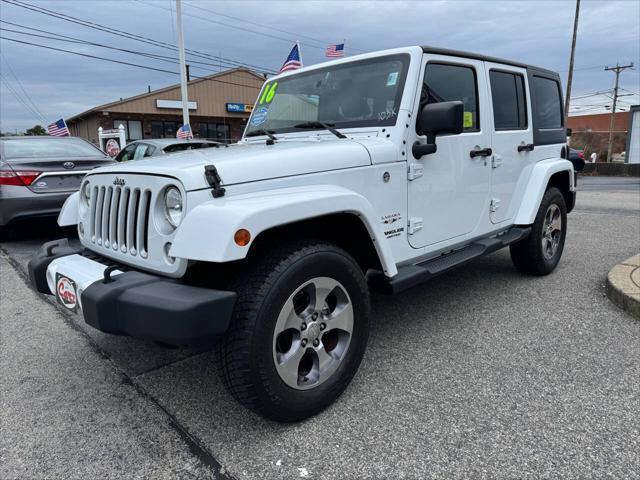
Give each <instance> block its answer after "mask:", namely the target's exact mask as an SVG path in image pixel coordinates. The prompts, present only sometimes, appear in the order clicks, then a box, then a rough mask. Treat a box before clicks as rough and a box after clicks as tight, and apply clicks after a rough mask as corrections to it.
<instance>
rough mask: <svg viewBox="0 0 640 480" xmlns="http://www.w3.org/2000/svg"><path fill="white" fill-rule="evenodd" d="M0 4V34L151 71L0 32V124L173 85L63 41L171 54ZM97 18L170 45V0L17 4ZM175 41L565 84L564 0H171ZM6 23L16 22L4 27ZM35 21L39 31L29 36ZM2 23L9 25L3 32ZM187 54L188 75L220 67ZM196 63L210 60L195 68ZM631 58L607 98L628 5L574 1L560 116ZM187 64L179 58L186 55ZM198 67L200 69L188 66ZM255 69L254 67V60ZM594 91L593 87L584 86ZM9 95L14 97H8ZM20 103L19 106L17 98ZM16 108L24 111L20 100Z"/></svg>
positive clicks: (237, 54) (41, 120) (625, 76)
mask: <svg viewBox="0 0 640 480" xmlns="http://www.w3.org/2000/svg"><path fill="white" fill-rule="evenodd" d="M14 1H16V0H8V1H5V0H0V2H1V3H0V20H1V21H2V23H0V28H2V29H3V30H0V36H1V37H6V38H12V39H17V40H20V41H23V42H31V43H37V44H41V45H45V46H49V47H53V48H59V49H65V50H71V51H74V52H79V53H83V54H88V55H94V56H99V57H106V58H110V59H114V60H119V61H123V62H130V63H137V64H141V65H145V66H149V67H153V68H158V69H161V70H168V72H160V71H152V70H146V69H141V68H137V67H134V66H127V65H121V64H115V63H110V62H106V61H103V60H98V59H93V58H86V57H81V56H77V55H73V54H70V53H65V52H59V51H54V50H47V49H44V48H41V47H36V46H32V45H25V44H21V43H15V42H12V41H9V40H6V39H1V40H0V53H1V58H0V77H1V78H2V83H1V84H0V130H1V131H5V132H11V131H15V130H16V129H17V130H18V131H22V130H24V129H26V128H29V127H32V126H33V125H35V124H37V123H38V124H45V123H50V122H53V121H55V120H57V119H58V118H60V117H69V116H72V115H75V114H78V113H80V112H82V111H84V110H87V109H89V108H92V107H95V106H97V105H101V104H103V103H107V102H110V101H114V100H118V99H119V98H124V97H129V96H132V95H137V94H139V93H143V92H145V91H146V90H147V87H148V86H151V88H152V89H156V88H161V87H164V86H167V85H172V84H175V83H178V81H179V76H178V74H177V72H178V68H177V64H176V63H175V62H174V61H173V60H168V59H165V60H167V61H161V60H158V59H157V58H149V57H148V56H140V55H135V54H132V53H128V52H121V51H114V50H109V49H105V48H101V47H98V46H93V45H86V44H82V43H77V42H76V43H70V42H63V41H59V40H53V39H51V38H38V37H33V36H31V35H24V34H20V33H16V32H15V31H23V32H29V33H30V34H34V33H35V34H38V35H46V36H52V35H51V34H53V36H54V37H58V38H59V36H60V35H66V36H69V37H73V38H74V39H78V40H82V41H89V42H93V43H98V44H103V45H108V46H112V47H117V48H121V49H127V50H135V51H137V52H143V53H146V54H150V53H151V54H156V55H164V56H169V57H176V56H177V54H175V52H173V51H172V50H170V49H167V48H164V47H157V46H153V45H149V44H145V43H140V42H138V41H135V40H132V39H130V38H125V37H124V36H122V35H112V34H110V33H107V32H104V31H100V30H96V29H92V28H88V27H86V26H81V25H78V24H75V23H70V22H68V21H65V20H63V19H61V18H55V17H52V16H49V15H44V14H42V13H38V12H35V11H33V10H29V9H27V8H24V7H19V6H16V5H15V4H12V3H11V2H14ZM17 1H19V2H20V3H22V4H23V5H27V6H29V5H34V6H36V7H40V8H46V9H48V10H51V11H53V12H57V14H62V15H66V16H72V17H75V18H77V19H81V20H84V21H89V22H92V23H93V24H96V25H98V26H105V27H109V28H115V29H118V30H120V31H121V32H126V33H128V34H133V35H139V36H143V37H147V38H150V39H153V40H157V41H160V42H165V43H168V44H172V45H175V44H176V34H175V32H176V29H175V0H116V1H114V0H111V1H110V0H100V1H94V0H56V1H44V0H40V1H36V0H17ZM182 5H183V7H182V11H183V24H184V31H185V34H184V35H185V46H186V48H187V49H192V50H197V51H198V52H202V53H203V54H205V55H207V56H209V57H210V56H218V57H223V58H224V59H226V60H232V61H233V62H235V63H241V64H245V65H251V66H252V68H254V69H255V70H258V71H277V70H278V69H279V68H280V66H281V64H282V62H283V61H284V59H285V58H286V56H287V55H288V53H289V51H290V49H291V48H292V46H293V44H294V43H295V41H296V40H299V41H300V44H301V52H302V60H303V62H304V64H305V65H312V64H317V63H320V62H323V61H325V60H328V59H327V58H325V57H324V49H325V47H326V46H327V45H328V44H330V43H342V42H343V41H344V42H345V50H346V53H347V56H351V55H356V54H358V53H363V52H369V51H375V50H382V49H387V48H395V47H400V46H407V45H431V46H437V47H444V48H452V49H459V50H468V51H473V52H477V53H482V54H486V55H492V56H497V57H503V58H508V59H513V60H517V61H521V62H523V63H529V64H533V65H537V66H541V67H545V68H548V69H551V70H555V71H559V72H560V74H561V75H562V78H563V85H566V75H567V70H568V63H569V53H570V48H571V33H572V28H573V19H574V13H575V0H561V1H536V0H531V1H527V0H518V1H508V0H500V1H493V0H484V1H472V0H454V1H435V0H434V1H420V2H418V1H415V2H401V1H381V0H378V1H367V2H356V1H338V0H331V1H323V2H319V1H277V2H268V1H205V0H183V3H182ZM8 22H11V23H12V24H17V25H20V26H16V25H12V24H10V23H8ZM25 27H30V28H31V29H39V30H43V31H46V32H49V33H43V32H36V31H34V30H26V29H25ZM8 30H14V31H13V32H11V31H8ZM191 60H192V62H191V63H192V70H191V73H192V75H196V76H201V75H207V74H210V73H213V72H215V71H218V70H220V68H221V67H222V69H224V68H225V66H228V65H229V64H228V63H226V64H225V63H224V62H222V63H221V62H220V61H219V60H215V59H211V58H203V57H199V58H195V57H191ZM193 60H199V61H202V62H205V63H209V64H210V65H197V64H196V63H195V62H193ZM616 62H619V63H620V64H621V65H623V64H628V63H630V62H633V63H634V64H635V65H636V68H635V69H634V70H631V69H628V70H625V71H624V72H623V73H622V74H621V77H620V87H621V89H623V90H620V93H621V94H622V95H625V96H623V97H621V98H620V103H619V106H620V107H621V108H623V109H624V108H628V107H629V105H632V104H639V103H640V97H639V95H638V93H639V92H640V1H638V0H620V1H614V0H609V1H607V0H605V1H600V0H582V2H581V9H580V21H579V29H578V41H577V47H576V56H575V71H574V77H573V87H572V97H581V98H577V99H575V100H574V101H573V105H574V106H575V107H580V108H575V107H574V108H573V109H572V113H582V114H586V113H598V112H601V111H605V110H604V108H605V107H604V106H605V105H611V103H612V101H611V99H610V97H609V96H608V93H609V92H610V91H611V89H612V87H613V82H614V80H615V75H614V74H613V72H607V71H605V70H604V68H605V66H612V65H615V64H616ZM187 63H190V62H187ZM197 66H199V67H200V68H196V67H197ZM256 67H258V68H256ZM598 92H604V93H601V94H598V95H590V94H593V93H598ZM16 97H17V98H16ZM25 104H26V106H25ZM27 106H28V107H29V108H27Z"/></svg>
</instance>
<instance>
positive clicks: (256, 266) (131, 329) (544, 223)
mask: <svg viewBox="0 0 640 480" xmlns="http://www.w3.org/2000/svg"><path fill="white" fill-rule="evenodd" d="M565 143H566V129H565V125H564V113H563V109H562V93H561V86H560V81H559V77H558V75H557V74H556V73H554V72H550V71H548V70H544V69H540V68H536V67H532V66H529V65H525V64H521V63H516V62H511V61H505V60H500V59H496V58H489V57H485V56H482V55H476V54H471V53H465V52H457V51H450V50H443V49H437V48H429V47H409V48H399V49H394V50H387V51H383V52H376V53H370V54H365V55H359V56H355V57H351V58H346V59H341V60H337V61H332V62H329V63H325V64H321V65H315V66H312V67H308V68H304V69H301V70H298V71H296V72H293V73H287V74H283V75H279V76H276V77H273V78H271V79H269V80H268V81H267V82H266V83H265V84H264V87H263V89H262V91H261V92H260V95H259V96H258V99H257V102H256V105H255V109H254V110H253V113H252V115H251V118H250V120H249V122H248V125H247V127H246V130H245V132H244V136H243V138H242V140H241V141H240V142H239V143H238V144H235V145H230V146H228V147H220V148H216V149H213V148H212V149H203V150H192V151H189V152H184V153H177V154H174V155H172V156H171V157H164V158H162V159H161V160H157V159H149V160H142V161H136V162H128V163H125V164H120V165H116V166H108V167H103V168H98V169H96V170H93V171H92V172H91V173H89V174H88V175H87V176H86V178H85V179H84V181H83V184H82V187H81V190H80V192H78V193H76V194H75V195H73V196H72V197H70V198H69V199H68V200H67V202H66V204H65V205H64V208H63V210H62V212H61V213H60V217H59V224H60V225H76V224H77V229H78V235H79V239H80V242H81V243H82V246H83V247H84V248H83V249H81V250H77V249H72V248H70V247H69V244H68V242H67V241H66V240H64V239H63V240H58V241H55V242H49V243H47V244H45V245H43V247H42V248H41V250H40V252H39V253H38V254H37V255H36V256H35V257H34V258H33V260H32V261H31V263H30V276H31V280H32V283H33V285H34V287H35V288H36V289H37V290H38V291H40V292H43V293H47V294H51V293H54V294H55V295H56V296H57V298H58V300H59V301H60V302H61V303H62V304H63V305H64V306H66V307H67V308H70V309H72V310H80V311H81V312H82V315H83V316H84V319H85V321H86V322H87V323H88V324H89V325H92V326H93V327H95V328H97V329H99V330H102V331H103V332H109V333H115V334H124V335H131V336H135V337H141V338H149V339H153V340H158V341H163V342H170V343H174V344H184V343H189V342H193V341H196V340H199V339H203V338H210V337H216V336H220V337H222V343H221V347H220V351H221V354H220V361H221V363H222V369H221V371H222V376H223V378H224V382H225V383H226V385H227V386H228V388H229V390H230V391H231V393H232V394H233V395H234V396H235V398H237V399H238V400H239V401H240V402H241V403H242V404H243V405H245V406H246V407H248V408H250V409H252V410H254V411H256V412H258V413H259V414H261V415H264V416H266V417H269V418H272V419H276V420H279V421H295V420H300V419H303V418H306V417H309V416H311V415H314V414H316V413H318V412H319V411H321V410H322V409H323V408H325V407H326V406H328V405H329V404H331V402H333V401H334V400H335V399H336V398H337V397H338V396H339V395H340V393H341V392H342V391H343V390H344V389H345V388H346V386H347V385H348V383H349V381H350V380H351V379H352V377H353V376H354V374H355V373H356V370H357V369H358V366H359V364H360V361H361V359H362V357H363V353H364V350H365V346H366V343H367V336H368V332H369V291H370V289H371V290H373V291H379V292H383V293H396V292H398V291H401V290H404V289H406V288H409V287H413V286H414V285H417V284H419V283H421V282H424V281H426V280H429V279H431V278H432V277H434V276H436V275H438V274H439V273H442V272H445V271H447V270H449V269H451V268H453V267H456V266H458V265H462V264H464V263H466V262H468V261H470V260H472V259H473V258H476V257H479V256H482V255H486V254H488V253H490V252H493V251H495V250H497V249H500V248H502V247H506V246H509V247H510V250H511V258H512V259H513V263H514V264H515V266H516V268H517V269H518V270H519V271H521V272H523V273H527V274H533V275H545V274H548V273H550V272H551V271H553V270H554V268H555V267H556V265H557V264H558V261H559V260H560V256H561V255H562V250H563V246H564V241H565V235H566V231H567V212H569V211H570V210H571V209H572V208H573V206H574V203H575V178H574V172H573V167H572V164H571V162H569V161H568V160H566V158H567V149H566V145H565Z"/></svg>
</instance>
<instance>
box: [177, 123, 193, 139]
mask: <svg viewBox="0 0 640 480" xmlns="http://www.w3.org/2000/svg"><path fill="white" fill-rule="evenodd" d="M176 138H179V139H180V140H191V139H192V138H193V133H191V127H190V126H189V124H186V125H182V126H181V127H180V128H179V129H178V131H177V132H176Z"/></svg>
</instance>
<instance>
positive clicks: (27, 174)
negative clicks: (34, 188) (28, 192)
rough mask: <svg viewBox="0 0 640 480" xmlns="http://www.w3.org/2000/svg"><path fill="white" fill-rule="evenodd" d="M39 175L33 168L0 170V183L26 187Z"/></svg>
mask: <svg viewBox="0 0 640 480" xmlns="http://www.w3.org/2000/svg"><path fill="white" fill-rule="evenodd" d="M39 175H40V172H35V171H33V170H0V185H14V186H18V187H28V186H29V185H31V184H32V183H33V181H34V180H35V179H36V178H38V176H39Z"/></svg>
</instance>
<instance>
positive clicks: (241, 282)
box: [220, 240, 369, 422]
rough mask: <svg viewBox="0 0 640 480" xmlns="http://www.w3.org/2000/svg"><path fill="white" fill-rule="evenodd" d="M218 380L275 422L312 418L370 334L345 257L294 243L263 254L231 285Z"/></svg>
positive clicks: (347, 376) (353, 266)
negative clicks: (231, 302) (231, 306)
mask: <svg viewBox="0 0 640 480" xmlns="http://www.w3.org/2000/svg"><path fill="white" fill-rule="evenodd" d="M233 283H234V284H233V286H232V287H233V288H234V289H235V291H236V292H237V294H238V299H237V302H236V306H235V309H234V318H233V319H232V322H231V326H230V328H229V331H228V332H227V334H226V336H225V339H224V341H223V344H222V345H221V348H220V360H221V372H222V379H223V381H224V383H225V385H226V387H227V388H228V389H229V391H230V392H231V394H232V395H233V396H234V397H235V398H236V399H237V400H238V401H239V402H240V403H241V404H242V405H244V406H245V407H247V408H249V409H251V410H253V411H255V412H256V413H258V414H260V415H262V416H264V417H267V418H270V419H273V420H277V421H280V422H293V421H298V420H302V419H305V418H308V417H310V416H313V415H315V414H317V413H319V412H320V411H322V410H323V409H324V408H326V407H327V406H329V405H330V404H331V403H332V402H333V401H335V400H336V399H337V398H338V397H339V396H340V394H341V393H342V392H343V391H344V390H345V389H346V387H347V385H348V384H349V382H350V381H351V379H352V378H353V376H354V375H355V373H356V371H357V369H358V367H359V365H360V362H361V360H362V357H363V355H364V351H365V347H366V344H367V338H368V335H369V290H368V287H367V283H366V280H365V277H364V275H363V273H362V270H361V268H360V267H359V265H358V264H357V263H356V262H355V260H354V259H353V258H352V257H351V256H350V255H349V254H348V253H347V252H345V251H344V250H342V249H340V248H338V247H337V246H335V245H332V244H328V243H324V242H320V241H313V240H312V241H299V242H292V243H290V244H288V245H284V246H282V247H279V248H276V249H274V250H272V251H269V252H264V253H263V254H261V256H260V258H259V259H258V260H257V261H255V262H253V263H252V265H251V266H250V267H249V268H247V269H246V270H245V271H244V272H243V273H242V274H240V275H239V276H238V277H237V278H236V279H235V281H234V282H233Z"/></svg>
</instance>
